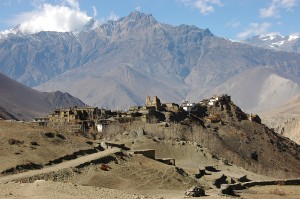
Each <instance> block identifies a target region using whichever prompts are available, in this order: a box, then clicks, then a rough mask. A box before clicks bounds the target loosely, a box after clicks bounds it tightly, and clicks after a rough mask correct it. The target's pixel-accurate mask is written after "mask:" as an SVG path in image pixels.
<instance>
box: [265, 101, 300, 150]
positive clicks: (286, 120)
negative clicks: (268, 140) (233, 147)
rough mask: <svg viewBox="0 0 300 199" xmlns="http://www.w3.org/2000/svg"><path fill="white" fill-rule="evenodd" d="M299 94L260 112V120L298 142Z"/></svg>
mask: <svg viewBox="0 0 300 199" xmlns="http://www.w3.org/2000/svg"><path fill="white" fill-rule="evenodd" d="M299 113H300V95H297V96H296V97H294V98H292V99H291V100H289V101H288V102H287V103H286V104H284V105H282V106H280V107H277V108H275V109H272V110H270V111H267V112H263V113H261V114H260V115H261V117H262V121H263V123H265V124H266V125H268V126H269V127H270V128H274V130H275V131H276V132H277V133H279V134H281V135H283V136H285V137H288V138H290V139H291V140H293V141H295V142H296V143H298V144H300V130H299V129H300V116H299Z"/></svg>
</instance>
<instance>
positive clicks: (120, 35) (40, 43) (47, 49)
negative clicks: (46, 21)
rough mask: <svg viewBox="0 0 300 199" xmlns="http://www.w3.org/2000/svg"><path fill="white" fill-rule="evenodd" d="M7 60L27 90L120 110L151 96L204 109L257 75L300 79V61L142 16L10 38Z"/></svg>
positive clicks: (1, 47) (2, 67) (0, 47)
mask: <svg viewBox="0 0 300 199" xmlns="http://www.w3.org/2000/svg"><path fill="white" fill-rule="evenodd" d="M0 60H1V61H0V71H1V72H3V73H4V74H6V75H8V76H9V77H12V78H13V79H16V80H18V81H19V82H22V83H24V84H25V85H28V86H32V87H34V86H35V88H37V89H39V90H41V91H54V90H61V91H64V92H69V93H70V94H72V95H74V96H76V97H79V98H80V99H81V100H83V101H84V102H86V103H88V104H90V105H97V106H103V107H107V108H115V109H116V108H127V107H128V106H129V105H137V104H138V105H139V104H143V103H144V98H145V96H146V95H147V94H148V95H158V96H160V98H161V99H162V100H163V101H172V102H180V101H182V100H184V99H188V100H192V101H198V100H200V99H201V98H202V97H203V96H204V95H205V93H207V92H210V91H211V90H213V89H214V88H215V87H217V86H220V85H221V84H223V83H224V82H226V81H227V80H228V79H230V78H232V77H234V76H236V75H239V74H240V73H241V72H243V71H246V70H247V69H251V68H255V67H262V68H271V69H274V70H277V71H279V72H281V73H284V74H293V75H295V76H300V67H299V64H300V55H299V54H298V53H288V52H277V51H272V50H269V49H263V48H258V47H253V46H251V45H246V44H242V43H238V42H232V41H229V40H226V39H224V38H219V37H216V36H214V35H213V34H212V33H211V32H210V31H209V30H208V29H199V28H197V27H195V26H187V25H180V26H171V25H168V24H163V23H160V22H158V21H156V20H155V19H154V17H153V16H152V15H148V14H143V13H140V12H137V11H135V12H133V13H131V14H130V15H129V16H127V17H124V18H121V19H119V20H117V21H108V22H107V23H105V24H102V25H100V26H98V27H95V28H92V29H88V30H86V31H82V32H79V33H57V32H40V33H36V34H30V35H28V34H27V35H24V34H22V35H13V34H10V35H9V36H8V37H7V38H3V39H1V40H0ZM222 93H224V92H223V91H222ZM216 94H221V93H216ZM252 95H257V93H256V92H255V91H253V93H252Z"/></svg>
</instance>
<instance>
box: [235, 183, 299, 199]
mask: <svg viewBox="0 0 300 199" xmlns="http://www.w3.org/2000/svg"><path fill="white" fill-rule="evenodd" d="M238 195H240V196H241V197H242V198H247V199H248V198H249V199H260V198H264V199H274V198H284V199H298V198H300V187H299V186H278V185H274V186H260V187H251V188H250V189H247V190H243V191H240V192H239V193H238Z"/></svg>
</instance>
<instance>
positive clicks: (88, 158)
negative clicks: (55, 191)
mask: <svg viewBox="0 0 300 199" xmlns="http://www.w3.org/2000/svg"><path fill="white" fill-rule="evenodd" d="M120 151H121V149H119V148H112V149H107V150H105V151H101V152H98V153H94V154H91V155H86V156H82V157H79V158H77V159H75V160H70V161H66V162H62V163H60V164H56V165H53V166H49V167H45V168H43V169H40V170H32V171H28V172H24V173H18V174H13V175H8V176H4V177H0V183H6V182H11V181H15V180H18V179H22V178H28V177H32V176H36V175H40V174H46V173H50V172H55V171H59V170H62V169H66V168H71V167H76V166H78V165H81V164H83V163H86V162H91V161H93V160H97V159H99V158H102V157H105V156H107V155H110V154H113V153H116V152H120Z"/></svg>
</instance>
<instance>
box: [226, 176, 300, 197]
mask: <svg viewBox="0 0 300 199" xmlns="http://www.w3.org/2000/svg"><path fill="white" fill-rule="evenodd" d="M267 185H300V178H299V179H287V180H270V181H251V182H243V183H241V182H240V183H235V184H229V185H228V184H227V185H222V186H221V194H226V195H233V196H235V193H234V190H243V189H247V188H249V187H254V186H267Z"/></svg>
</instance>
